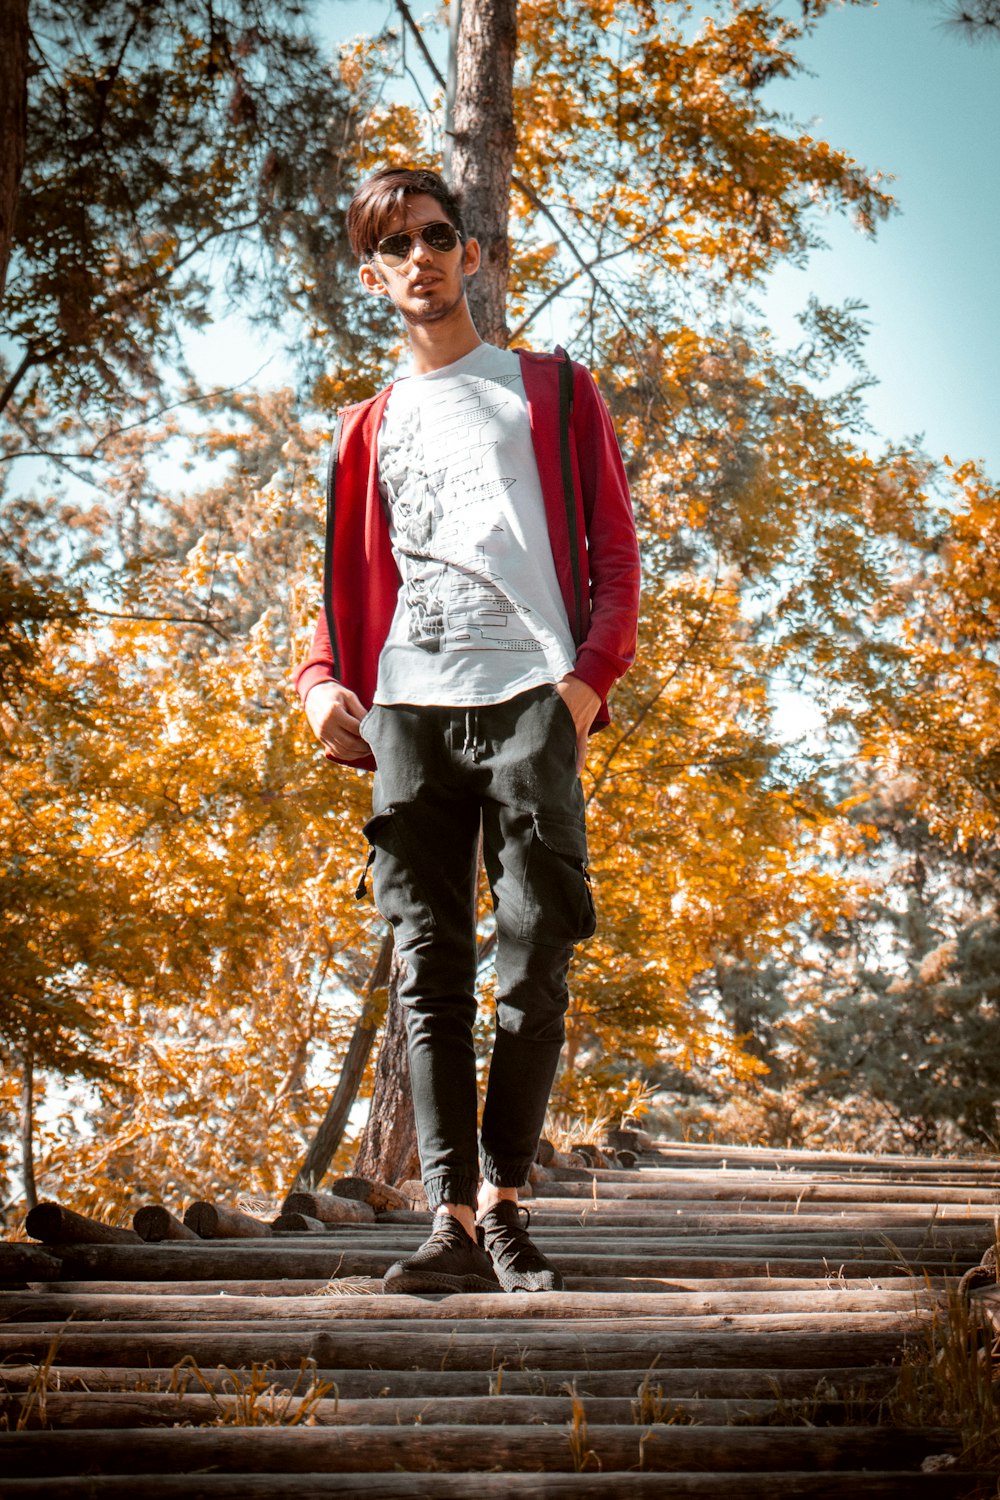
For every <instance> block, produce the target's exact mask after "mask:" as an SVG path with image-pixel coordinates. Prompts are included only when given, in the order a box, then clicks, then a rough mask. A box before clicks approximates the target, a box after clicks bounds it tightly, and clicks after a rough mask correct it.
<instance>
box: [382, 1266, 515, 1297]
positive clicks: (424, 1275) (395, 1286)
mask: <svg viewBox="0 0 1000 1500" xmlns="http://www.w3.org/2000/svg"><path fill="white" fill-rule="evenodd" d="M503 1290H504V1288H503V1287H502V1286H501V1284H500V1282H499V1281H487V1279H486V1277H485V1276H447V1275H444V1274H443V1273H441V1272H436V1271H401V1272H400V1274H399V1275H398V1276H393V1277H391V1278H389V1277H386V1278H385V1279H384V1280H383V1282H382V1292H383V1294H384V1295H385V1296H387V1297H390V1296H393V1295H394V1294H395V1293H396V1292H502V1291H503Z"/></svg>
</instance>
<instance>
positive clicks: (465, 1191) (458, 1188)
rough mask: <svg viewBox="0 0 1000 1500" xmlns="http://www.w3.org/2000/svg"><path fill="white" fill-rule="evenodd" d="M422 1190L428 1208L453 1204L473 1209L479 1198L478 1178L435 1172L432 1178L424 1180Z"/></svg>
mask: <svg viewBox="0 0 1000 1500" xmlns="http://www.w3.org/2000/svg"><path fill="white" fill-rule="evenodd" d="M424 1189H425V1191H426V1193H427V1203H428V1206H429V1207H430V1208H438V1207H439V1206H440V1205H441V1204H442V1203H455V1204H460V1205H464V1207H466V1208H472V1209H474V1208H475V1206H476V1200H477V1198H478V1196H479V1178H478V1176H477V1177H457V1176H454V1175H453V1174H452V1173H450V1172H435V1173H434V1174H433V1176H431V1177H425V1178H424Z"/></svg>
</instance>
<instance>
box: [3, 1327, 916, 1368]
mask: <svg viewBox="0 0 1000 1500" xmlns="http://www.w3.org/2000/svg"><path fill="white" fill-rule="evenodd" d="M873 1321H874V1324H875V1326H871V1324H872V1322H873ZM851 1324H852V1326H851V1327H850V1328H849V1329H845V1328H844V1327H843V1326H841V1327H839V1328H837V1329H835V1330H833V1331H829V1330H823V1331H821V1332H820V1331H816V1332H810V1331H808V1330H807V1329H804V1328H801V1327H798V1328H796V1329H794V1330H793V1331H787V1330H780V1331H779V1330H775V1331H773V1332H761V1331H760V1329H759V1328H758V1329H756V1330H753V1331H749V1332H746V1331H743V1330H741V1329H733V1328H732V1327H730V1326H729V1325H724V1326H723V1327H722V1329H721V1330H716V1331H715V1332H714V1333H713V1332H712V1331H711V1330H704V1329H699V1330H697V1331H690V1330H687V1329H683V1330H678V1329H677V1328H676V1326H675V1325H674V1324H673V1322H672V1321H671V1323H670V1328H669V1331H668V1332H664V1333H654V1334H649V1333H645V1332H642V1331H637V1330H635V1329H633V1328H631V1326H629V1325H625V1326H624V1327H623V1329H622V1331H621V1333H620V1334H595V1333H576V1332H568V1331H561V1332H559V1333H556V1334H552V1333H536V1332H530V1333H529V1332H527V1331H522V1333H521V1336H520V1337H519V1338H518V1337H512V1338H509V1339H504V1338H503V1337H502V1336H501V1335H500V1333H499V1331H498V1330H496V1329H491V1328H490V1327H489V1325H487V1326H486V1327H485V1328H484V1329H483V1331H481V1332H480V1331H478V1330H477V1331H475V1332H472V1331H468V1325H467V1326H466V1328H465V1329H464V1330H463V1331H462V1332H460V1333H456V1332H454V1331H450V1332H449V1331H448V1330H447V1329H445V1330H443V1331H440V1332H432V1331H427V1330H425V1329H423V1328H421V1327H420V1326H419V1324H418V1323H417V1321H416V1320H414V1321H413V1323H411V1324H410V1325H404V1328H403V1331H402V1332H401V1333H392V1334H379V1333H374V1334H373V1333H370V1332H368V1331H366V1329H365V1326H364V1324H353V1325H348V1326H345V1327H343V1328H341V1329H336V1330H335V1329H331V1330H324V1329H316V1328H313V1327H310V1328H309V1330H308V1331H306V1332H301V1331H299V1330H297V1329H290V1328H285V1329H283V1330H281V1331H280V1332H273V1331H272V1330H270V1329H260V1328H258V1327H254V1329H253V1331H252V1332H250V1333H246V1332H243V1331H235V1330H233V1329H221V1328H219V1327H218V1326H217V1325H214V1324H213V1325H211V1326H210V1327H209V1328H208V1329H207V1330H203V1329H199V1328H197V1327H195V1326H193V1325H189V1326H187V1327H185V1328H183V1329H182V1330H180V1331H178V1332H173V1331H171V1332H166V1333H164V1332H153V1331H150V1330H149V1329H146V1328H144V1331H143V1333H142V1334H141V1335H140V1336H138V1337H126V1336H125V1335H124V1333H123V1331H122V1330H121V1328H120V1327H119V1328H116V1329H114V1330H107V1329H103V1328H102V1330H101V1331H100V1332H97V1333H92V1332H84V1331H82V1330H80V1329H78V1328H75V1327H74V1326H73V1324H72V1323H71V1324H69V1325H68V1326H65V1325H64V1326H62V1327H60V1328H59V1329H57V1330H56V1331H57V1333H58V1345H57V1355H58V1360H59V1363H60V1364H62V1365H94V1364H99V1365H120V1366H127V1367H131V1368H140V1369H144V1368H147V1367H148V1368H153V1367H154V1366H162V1365H174V1364H177V1363H178V1362H179V1361H180V1360H182V1359H186V1358H187V1357H188V1356H192V1357H194V1358H196V1359H197V1361H198V1363H199V1365H206V1364H208V1365H213V1364H219V1365H227V1366H228V1367H229V1368H230V1369H236V1368H244V1367H245V1368H249V1366H250V1365H252V1364H253V1363H254V1362H263V1361H267V1360H270V1361H273V1362H274V1364H275V1365H277V1366H279V1367H284V1368H286V1369H287V1368H292V1369H297V1368H298V1366H299V1365H300V1363H301V1361H302V1360H304V1359H310V1360H313V1361H314V1362H315V1363H316V1365H317V1366H321V1367H323V1368H333V1367H335V1366H342V1367H344V1368H354V1369H368V1368H369V1367H372V1368H376V1369H379V1368H384V1367H386V1366H388V1367H389V1368H392V1369H395V1368H398V1367H399V1366H400V1365H402V1366H404V1367H405V1368H408V1369H444V1368H450V1369H465V1370H469V1369H473V1370H477V1369H478V1370H494V1369H496V1368H497V1367H498V1366H499V1365H500V1364H506V1365H520V1366H522V1367H525V1366H527V1367H529V1368H531V1369H536V1370H546V1369H548V1370H564V1369H567V1368H577V1369H588V1368H590V1369H593V1368H595V1367H596V1368H600V1369H629V1370H630V1369H633V1368H634V1367H635V1366H636V1365H639V1366H641V1367H643V1368H656V1367H657V1366H659V1365H670V1366H676V1367H678V1368H683V1367H685V1366H687V1367H691V1368H698V1369H704V1368H712V1367H729V1368H741V1369H746V1368H751V1369H752V1368H757V1367H760V1366H766V1367H768V1368H770V1367H782V1366H783V1367H788V1368H796V1367H797V1368H800V1369H801V1368H807V1369H815V1368H817V1367H820V1368H823V1367H825V1368H828V1369H836V1368H838V1367H839V1366H847V1365H850V1366H854V1365H857V1364H868V1363H871V1364H892V1363H894V1362H895V1361H896V1360H897V1359H898V1358H899V1356H900V1354H901V1353H902V1350H903V1347H904V1345H905V1342H906V1337H907V1334H910V1335H911V1336H912V1334H913V1333H915V1332H916V1331H917V1328H918V1325H917V1322H916V1319H896V1318H893V1317H892V1316H891V1315H890V1316H889V1317H888V1319H875V1320H872V1319H866V1320H865V1323H864V1324H862V1323H861V1322H860V1320H858V1319H852V1320H851ZM53 1336H54V1335H53V1334H52V1333H51V1332H43V1331H39V1330H38V1329H37V1327H36V1328H35V1329H32V1328H30V1327H25V1328H21V1329H19V1330H18V1331H17V1332H13V1333H7V1332H5V1331H0V1360H3V1361H8V1360H9V1361H11V1362H20V1363H26V1362H31V1361H35V1362H39V1361H41V1360H44V1359H45V1358H46V1357H47V1356H48V1353H49V1350H50V1347H51V1344H52V1339H53Z"/></svg>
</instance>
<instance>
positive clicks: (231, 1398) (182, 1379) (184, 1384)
mask: <svg viewBox="0 0 1000 1500" xmlns="http://www.w3.org/2000/svg"><path fill="white" fill-rule="evenodd" d="M222 1369H223V1370H224V1371H225V1375H226V1378H227V1380H228V1382H229V1384H230V1386H231V1389H230V1390H226V1391H217V1390H216V1389H215V1387H214V1386H213V1385H212V1384H210V1382H209V1381H207V1380H206V1379H205V1377H204V1375H203V1374H202V1372H201V1370H200V1369H199V1367H198V1362H197V1360H196V1359H195V1358H194V1357H193V1355H190V1354H189V1355H187V1356H185V1358H184V1359H182V1360H180V1361H179V1363H178V1364H176V1365H175V1366H174V1368H173V1373H172V1375H171V1380H170V1391H171V1393H172V1394H173V1395H177V1396H184V1395H187V1393H188V1392H189V1390H190V1389H191V1385H192V1383H195V1384H197V1385H200V1386H201V1389H202V1390H203V1391H204V1392H205V1393H206V1394H207V1395H209V1396H211V1397H212V1400H213V1401H214V1402H215V1404H216V1407H217V1412H218V1414H217V1415H216V1416H215V1417H213V1418H211V1419H210V1420H209V1421H208V1422H200V1423H199V1424H198V1425H199V1426H200V1427H312V1426H314V1425H315V1421H316V1407H317V1405H318V1403H319V1402H320V1401H324V1400H327V1399H328V1398H330V1397H331V1392H332V1400H333V1402H334V1411H336V1409H337V1404H338V1402H339V1399H340V1397H339V1393H338V1391H337V1387H336V1386H335V1385H334V1384H333V1383H332V1382H331V1381H322V1380H318V1379H317V1377H316V1364H315V1361H314V1360H311V1359H304V1360H303V1361H302V1363H301V1365H300V1366H299V1374H298V1377H297V1379H296V1380H295V1382H294V1384H293V1385H291V1386H281V1385H278V1384H276V1383H275V1381H274V1380H272V1379H271V1378H270V1377H271V1376H273V1374H274V1366H273V1365H272V1364H270V1363H266V1364H258V1363H257V1362H256V1361H255V1362H254V1363H253V1364H252V1365H251V1367H250V1372H249V1374H246V1373H245V1372H241V1371H235V1370H230V1369H229V1368H228V1366H225V1365H224V1366H222Z"/></svg>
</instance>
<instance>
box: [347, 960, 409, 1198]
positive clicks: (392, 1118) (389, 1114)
mask: <svg viewBox="0 0 1000 1500" xmlns="http://www.w3.org/2000/svg"><path fill="white" fill-rule="evenodd" d="M398 989H399V958H398V957H397V956H396V955H395V954H394V955H393V959H392V970H391V972H390V975H389V1003H388V1005H387V1007H386V1016H385V1030H384V1031H383V1033H382V1045H381V1047H380V1048H379V1054H378V1064H377V1066H376V1068H375V1086H374V1088H373V1090H372V1105H371V1112H370V1113H369V1116H368V1124H367V1125H366V1126H365V1130H364V1134H363V1135H362V1137H361V1145H360V1147H359V1148H358V1154H357V1158H356V1160H355V1162H354V1168H353V1170H354V1175H355V1176H357V1177H368V1178H371V1179H373V1180H374V1181H375V1182H388V1183H395V1182H402V1181H403V1180H404V1179H405V1178H408V1177H419V1176H420V1160H419V1157H418V1155H417V1127H416V1124H415V1122H414V1119H413V1092H412V1089H411V1087H410V1063H409V1059H408V1057H407V1054H406V1026H405V1024H404V1020H403V1012H402V1009H401V1007H400V1004H399V999H398Z"/></svg>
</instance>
